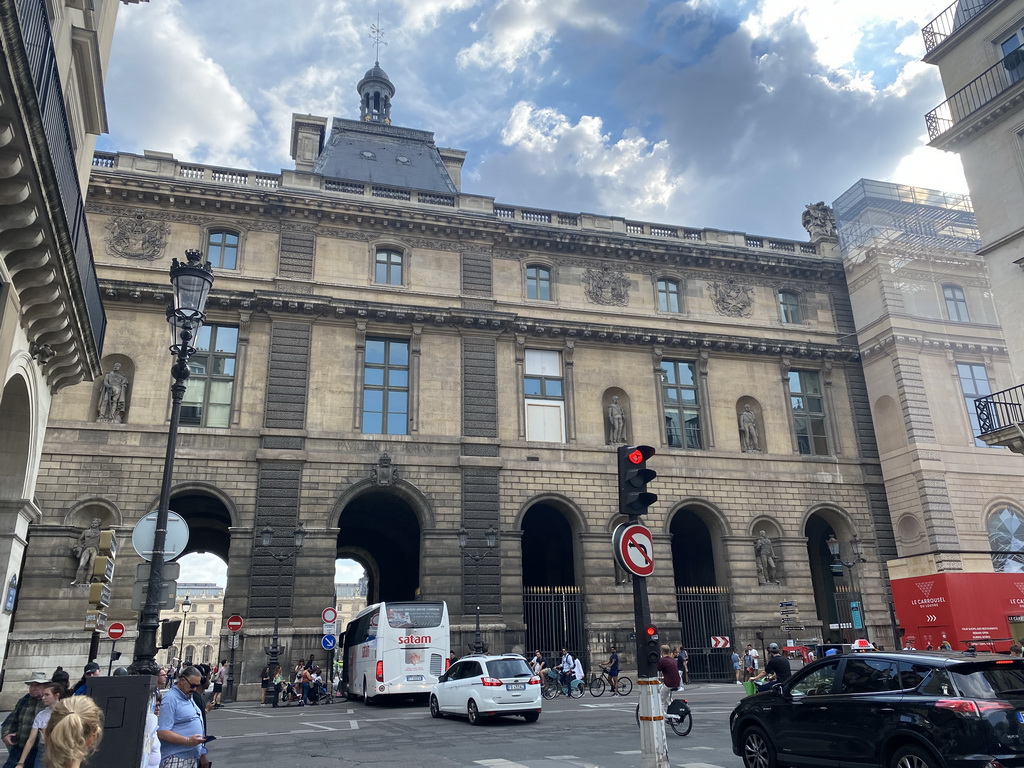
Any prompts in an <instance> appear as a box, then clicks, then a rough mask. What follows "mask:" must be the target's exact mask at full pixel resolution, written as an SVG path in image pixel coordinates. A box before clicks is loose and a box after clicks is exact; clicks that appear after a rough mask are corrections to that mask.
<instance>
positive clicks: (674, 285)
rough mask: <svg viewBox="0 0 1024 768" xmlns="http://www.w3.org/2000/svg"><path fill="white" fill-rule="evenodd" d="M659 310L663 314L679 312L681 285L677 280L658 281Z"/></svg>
mask: <svg viewBox="0 0 1024 768" xmlns="http://www.w3.org/2000/svg"><path fill="white" fill-rule="evenodd" d="M658 309H659V310H661V311H662V312H678V311H679V283H678V282H676V281H675V280H668V279H662V280H659V281H658Z"/></svg>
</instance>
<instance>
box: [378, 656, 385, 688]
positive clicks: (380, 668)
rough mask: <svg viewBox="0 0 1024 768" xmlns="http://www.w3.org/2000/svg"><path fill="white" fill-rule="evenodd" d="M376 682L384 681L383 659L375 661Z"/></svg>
mask: <svg viewBox="0 0 1024 768" xmlns="http://www.w3.org/2000/svg"><path fill="white" fill-rule="evenodd" d="M377 682H378V683H383V682H384V661H383V660H381V661H378V662H377Z"/></svg>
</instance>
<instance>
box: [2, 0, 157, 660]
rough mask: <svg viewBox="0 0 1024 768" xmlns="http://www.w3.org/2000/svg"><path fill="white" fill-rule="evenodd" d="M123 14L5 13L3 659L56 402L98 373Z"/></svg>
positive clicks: (83, 7)
mask: <svg viewBox="0 0 1024 768" xmlns="http://www.w3.org/2000/svg"><path fill="white" fill-rule="evenodd" d="M121 1H122V2H125V3H128V2H138V0H121ZM118 7H119V2H118V0H91V2H88V3H83V2H81V0H78V1H73V0H66V1H64V0H12V1H11V2H4V3H2V4H0V179H2V181H0V579H2V583H3V585H4V588H5V590H4V592H5V601H4V604H5V607H4V610H3V611H2V612H0V654H3V653H4V651H5V649H6V647H7V636H8V631H9V628H10V623H11V615H12V610H13V609H14V607H15V603H14V602H13V601H14V600H16V599H17V598H16V596H17V595H18V589H19V580H23V572H22V569H23V554H24V551H25V546H26V540H27V537H28V531H29V526H30V525H31V524H34V523H37V522H39V521H40V520H41V519H42V512H41V510H40V509H39V507H38V505H37V502H36V498H37V497H36V491H37V485H36V481H37V477H38V474H39V469H40V456H41V453H42V448H43V436H44V433H45V431H46V423H47V416H48V414H49V411H50V401H51V398H52V397H53V396H54V394H56V393H57V392H58V391H60V390H63V389H64V388H66V387H68V386H70V385H72V384H75V383H77V382H81V381H92V380H93V378H94V377H95V376H96V375H97V374H98V373H99V370H100V365H99V363H100V354H101V349H102V346H103V334H104V328H105V323H106V319H105V317H104V313H103V305H102V303H101V301H100V295H99V284H98V282H97V279H96V272H95V268H94V265H93V260H92V250H91V248H92V246H91V243H90V239H89V229H88V226H87V223H86V216H85V205H84V200H83V195H82V191H81V190H82V189H83V188H84V187H85V183H86V180H87V179H88V176H89V169H90V166H91V162H92V155H93V148H94V147H95V143H96V137H97V136H98V135H99V134H100V133H103V132H104V131H106V119H107V118H106V111H105V108H104V101H103V80H104V75H105V72H104V70H105V67H106V61H107V55H108V54H109V52H110V45H111V38H112V36H113V32H114V19H115V17H116V15H117V10H118ZM58 524H59V523H58ZM82 608H83V609H84V606H83V607H82ZM76 614H81V610H76Z"/></svg>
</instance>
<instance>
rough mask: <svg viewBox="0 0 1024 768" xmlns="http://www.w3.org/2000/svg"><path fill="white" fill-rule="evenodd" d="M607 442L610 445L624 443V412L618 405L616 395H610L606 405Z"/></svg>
mask: <svg viewBox="0 0 1024 768" xmlns="http://www.w3.org/2000/svg"><path fill="white" fill-rule="evenodd" d="M608 442H609V443H610V444H611V445H619V444H620V443H624V442H626V412H625V411H624V410H622V406H621V405H619V396H618V395H612V401H611V403H610V404H609V405H608Z"/></svg>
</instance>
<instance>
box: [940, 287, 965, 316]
mask: <svg viewBox="0 0 1024 768" xmlns="http://www.w3.org/2000/svg"><path fill="white" fill-rule="evenodd" d="M942 298H943V299H945V300H946V317H947V318H949V319H950V320H952V321H953V322H954V323H969V322H970V321H971V317H970V315H969V314H968V313H967V297H966V296H965V295H964V289H963V288H961V287H960V286H959V285H944V286H942Z"/></svg>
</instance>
